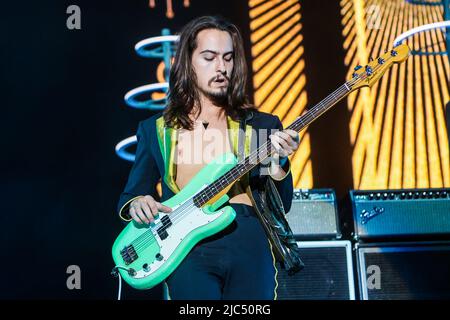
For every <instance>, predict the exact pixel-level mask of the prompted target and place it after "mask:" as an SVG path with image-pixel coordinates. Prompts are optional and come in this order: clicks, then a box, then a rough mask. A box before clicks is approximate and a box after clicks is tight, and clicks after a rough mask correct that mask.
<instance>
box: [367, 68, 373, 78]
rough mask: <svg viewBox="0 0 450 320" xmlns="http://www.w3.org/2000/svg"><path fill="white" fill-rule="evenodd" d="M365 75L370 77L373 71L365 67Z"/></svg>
mask: <svg viewBox="0 0 450 320" xmlns="http://www.w3.org/2000/svg"><path fill="white" fill-rule="evenodd" d="M366 73H367V75H368V76H371V75H372V73H373V70H372V68H371V67H369V66H366Z"/></svg>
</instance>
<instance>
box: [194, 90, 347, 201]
mask: <svg viewBox="0 0 450 320" xmlns="http://www.w3.org/2000/svg"><path fill="white" fill-rule="evenodd" d="M351 91H352V90H351V84H350V83H348V82H346V83H344V84H343V85H342V86H340V87H339V88H338V89H336V90H335V91H334V92H333V93H331V94H330V95H328V96H327V97H326V98H325V99H323V100H322V101H321V102H319V103H318V104H316V105H315V106H314V107H313V108H311V109H309V110H308V112H306V113H305V114H304V115H302V116H300V117H298V118H297V119H296V120H295V121H294V122H293V123H291V124H290V125H289V126H288V127H287V128H286V129H292V130H295V131H297V132H300V131H302V130H303V129H305V128H306V127H307V126H308V125H310V124H311V123H312V122H313V121H315V120H316V119H318V118H319V117H320V116H321V115H322V114H324V113H325V112H326V111H328V110H329V109H330V108H331V107H333V106H334V105H335V104H336V103H338V102H339V101H340V100H342V99H343V98H345V97H346V96H347V95H348V94H349V93H350V92H351ZM272 152H273V150H272V148H271V143H270V140H268V141H267V142H266V143H265V144H264V145H262V146H260V147H259V148H258V149H257V150H255V151H254V152H253V153H251V154H250V155H249V156H248V157H246V158H245V159H243V160H241V161H240V162H239V163H238V164H236V165H235V166H234V167H233V168H232V169H230V170H229V171H228V172H227V173H225V174H223V175H222V176H221V177H220V178H218V179H217V180H216V181H214V182H213V183H212V184H210V185H209V186H208V187H206V188H205V189H203V190H202V191H200V192H199V193H198V194H197V195H196V196H194V203H195V205H196V206H197V207H201V206H203V205H204V204H206V203H207V202H208V201H209V200H211V199H212V198H214V197H215V196H216V195H217V194H219V193H220V192H221V191H223V190H224V189H226V188H227V187H228V186H229V185H231V184H232V183H234V182H235V181H236V180H238V179H239V178H241V177H242V176H244V175H245V174H246V173H247V172H249V171H250V170H251V169H253V168H254V167H256V166H257V165H258V164H260V163H261V162H262V161H263V160H264V159H266V158H267V157H269V156H271V155H272Z"/></svg>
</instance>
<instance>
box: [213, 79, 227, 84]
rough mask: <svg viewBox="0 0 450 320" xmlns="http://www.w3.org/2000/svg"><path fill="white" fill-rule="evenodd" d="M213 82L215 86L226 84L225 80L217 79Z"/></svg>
mask: <svg viewBox="0 0 450 320" xmlns="http://www.w3.org/2000/svg"><path fill="white" fill-rule="evenodd" d="M213 82H214V83H217V84H226V83H227V82H228V81H227V79H225V78H217V79H215V80H214V81H213Z"/></svg>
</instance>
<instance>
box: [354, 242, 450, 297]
mask: <svg viewBox="0 0 450 320" xmlns="http://www.w3.org/2000/svg"><path fill="white" fill-rule="evenodd" d="M358 259H359V277H360V286H361V294H362V296H361V299H365V300H398V299H401V300H413V299H418V300H423V299H450V268H449V266H450V245H449V244H446V245H445V244H444V245H434V246H424V245H421V244H420V243H417V244H415V245H412V246H401V245H399V246H395V247H383V246H381V245H380V246H379V247H376V245H375V247H370V248H359V249H358ZM373 266H375V267H376V268H377V271H376V272H379V274H377V275H375V274H374V272H373V271H372V270H373ZM370 268H372V269H370ZM369 270H370V271H369ZM376 277H379V278H378V279H377V278H376ZM377 281H378V282H379V283H378V284H377Z"/></svg>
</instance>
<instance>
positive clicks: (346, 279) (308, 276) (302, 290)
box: [277, 241, 354, 300]
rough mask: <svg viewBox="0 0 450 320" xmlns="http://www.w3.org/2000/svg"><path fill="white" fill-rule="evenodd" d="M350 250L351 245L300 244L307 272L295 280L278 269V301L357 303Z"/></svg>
mask: <svg viewBox="0 0 450 320" xmlns="http://www.w3.org/2000/svg"><path fill="white" fill-rule="evenodd" d="M350 246H351V245H350V242H348V241H311V242H301V243H299V247H300V252H301V257H302V260H303V262H304V263H305V268H304V269H303V270H302V271H300V272H298V273H296V274H295V275H293V276H289V275H288V274H287V273H286V271H285V270H284V269H281V268H278V276H277V281H278V288H277V296H278V299H279V300H348V299H354V284H353V271H352V270H353V268H352V262H351V249H350V248H351V247H350Z"/></svg>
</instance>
